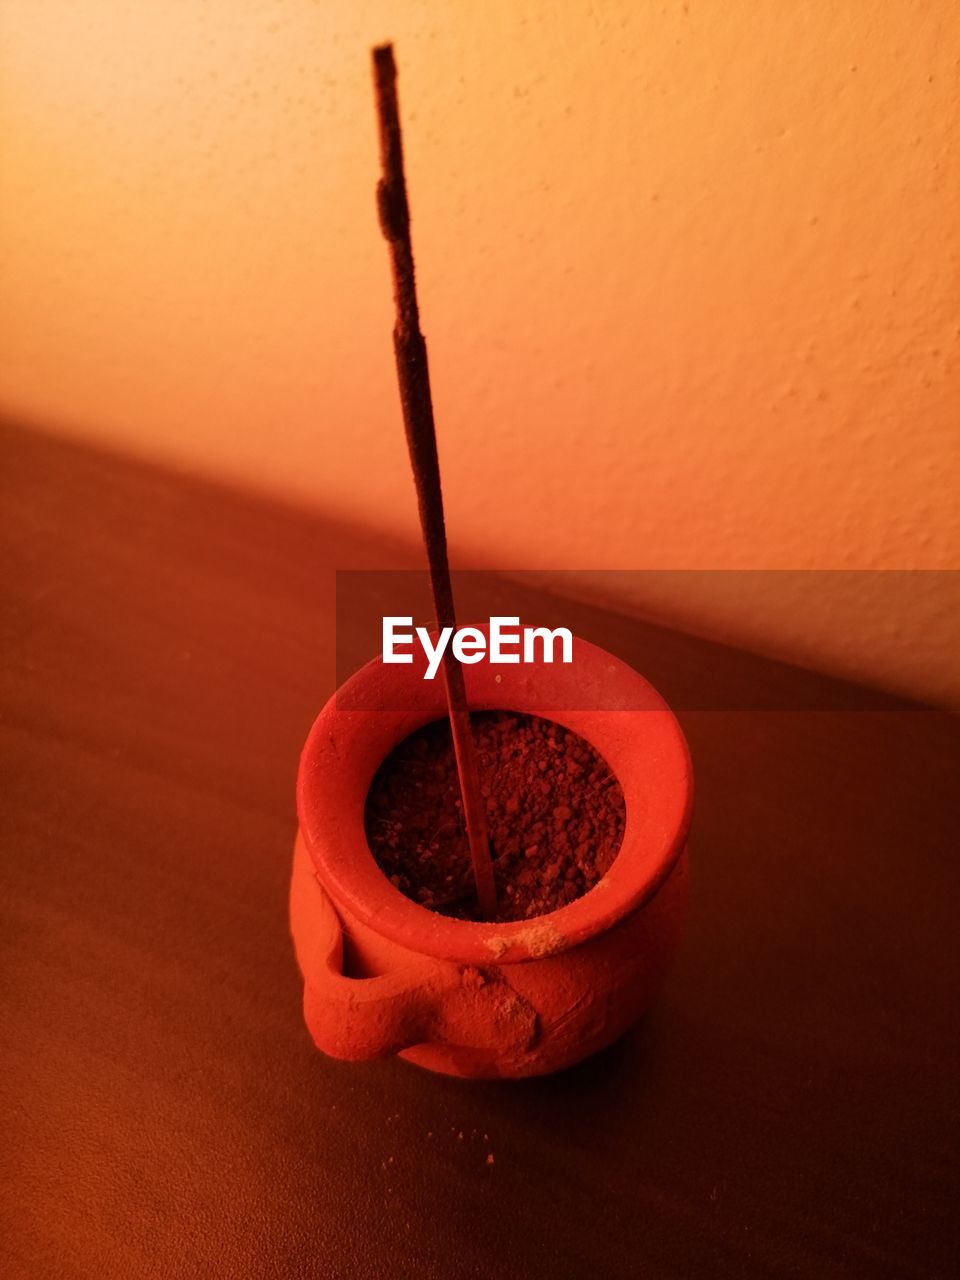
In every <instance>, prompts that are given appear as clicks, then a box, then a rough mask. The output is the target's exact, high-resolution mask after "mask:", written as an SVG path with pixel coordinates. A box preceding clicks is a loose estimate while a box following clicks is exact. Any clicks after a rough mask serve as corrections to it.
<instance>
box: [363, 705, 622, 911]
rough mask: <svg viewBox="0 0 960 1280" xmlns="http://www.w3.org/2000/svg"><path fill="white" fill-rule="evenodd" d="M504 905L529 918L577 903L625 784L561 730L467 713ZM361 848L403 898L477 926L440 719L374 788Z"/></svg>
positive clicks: (614, 829) (594, 876)
mask: <svg viewBox="0 0 960 1280" xmlns="http://www.w3.org/2000/svg"><path fill="white" fill-rule="evenodd" d="M471 722H472V724H473V731H474V739H475V742H476V751H477V767H478V770H479V774H480V784H481V792H482V795H483V799H484V802H485V804H486V809H487V822H488V824H489V830H490V851H491V854H492V856H493V859H494V863H493V865H494V874H495V878H496V885H497V898H498V903H499V908H498V911H497V915H496V917H495V919H497V920H501V921H506V920H527V919H530V918H531V917H532V916H538V915H543V914H545V913H546V912H548V911H555V910H556V909H557V908H558V907H562V906H564V905H565V904H566V903H568V902H573V901H574V899H576V898H579V897H581V896H582V895H583V894H584V893H586V892H587V891H588V890H589V889H592V888H593V886H594V885H595V884H596V883H597V881H598V880H599V879H600V877H601V876H602V875H603V874H604V873H605V872H606V871H607V870H608V869H609V867H610V865H611V863H612V862H613V860H614V858H615V857H616V855H617V851H618V849H619V848H620V842H621V840H622V839H623V829H624V819H625V810H624V803H623V792H622V791H621V789H620V784H619V783H618V782H617V780H616V778H615V777H614V776H613V774H612V773H611V772H610V769H609V767H608V766H607V764H606V762H605V761H604V760H603V758H602V757H601V756H600V755H599V754H598V753H597V752H596V751H595V750H594V748H593V747H592V746H590V744H589V743H588V742H586V741H584V739H583V738H581V737H579V736H578V735H577V734H575V733H572V732H571V731H570V730H569V729H565V728H563V726H562V725H558V724H554V723H553V722H552V721H550V720H543V719H541V718H540V717H538V716H529V715H522V714H519V713H516V712H511V711H491V712H479V713H474V714H473V715H472V716H471ZM365 825H366V834H367V841H368V843H369V845H370V849H371V851H372V853H373V856H374V857H375V858H376V860H377V863H378V864H379V866H380V867H381V869H382V870H383V872H384V874H385V875H387V876H388V877H389V878H390V880H391V881H392V882H393V883H394V884H395V885H396V887H397V888H398V889H399V890H400V891H401V893H404V894H406V896H407V897H408V898H412V899H413V900H414V901H415V902H419V903H420V904H421V905H423V906H425V907H429V908H431V909H432V910H434V911H440V912H442V913H443V914H444V915H450V916H458V917H460V918H463V919H473V920H475V919H478V915H477V907H476V894H475V890H474V887H473V876H472V873H471V868H470V850H469V845H468V843H467V836H466V831H465V829H464V824H463V814H462V805H461V800H460V789H459V785H458V782H457V767H456V762H455V760H454V755H453V746H452V743H451V740H450V726H449V722H448V721H447V720H437V721H435V722H434V723H433V724H428V725H425V726H424V727H423V728H422V729H418V730H417V732H416V733H413V734H411V735H410V737H409V738H406V739H405V740H404V741H403V742H401V743H400V744H399V746H397V747H396V748H395V749H394V750H393V751H392V752H391V753H390V755H389V756H387V758H386V760H384V762H383V764H382V765H381V766H380V768H379V769H378V770H377V773H376V775H375V777H374V779H373V782H372V783H371V785H370V791H369V793H368V795H367V804H366V812H365Z"/></svg>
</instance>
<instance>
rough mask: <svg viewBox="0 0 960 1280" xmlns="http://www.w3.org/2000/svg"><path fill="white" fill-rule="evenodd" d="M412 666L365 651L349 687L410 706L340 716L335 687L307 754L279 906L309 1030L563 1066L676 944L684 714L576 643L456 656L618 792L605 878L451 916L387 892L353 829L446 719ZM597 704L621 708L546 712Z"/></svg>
mask: <svg viewBox="0 0 960 1280" xmlns="http://www.w3.org/2000/svg"><path fill="white" fill-rule="evenodd" d="M421 675H422V671H421V669H420V668H419V667H417V666H416V665H415V666H393V665H391V666H385V665H384V664H383V663H382V662H381V660H380V659H379V658H377V659H376V660H374V661H373V662H370V663H368V664H367V666H365V667H364V668H363V669H362V670H361V671H359V672H358V673H357V674H356V675H355V676H354V677H353V678H352V680H351V681H348V682H347V684H346V685H345V686H344V689H343V692H344V693H346V694H348V695H351V694H352V695H353V696H354V699H355V700H357V701H360V702H362V703H363V704H364V705H367V706H370V705H373V703H374V702H376V701H377V699H378V698H379V697H380V695H384V697H383V703H384V704H385V705H390V706H394V707H396V706H401V705H402V706H404V707H405V708H406V709H405V710H403V711H382V710H377V711H358V710H349V711H348V710H344V709H342V706H340V707H338V705H337V700H336V698H332V699H331V700H330V701H329V702H328V703H327V705H326V707H324V709H323V711H322V712H321V714H320V716H319V717H318V719H317V721H316V723H315V724H314V726H313V728H312V730H311V731H310V735H309V737H308V739H307V742H306V746H305V747H304V750H303V755H302V758H301V763H300V773H299V778H298V788H297V807H298V813H299V819H300V833H299V835H298V838H297V844H296V850H295V854H294V866H293V881H292V886H291V898H290V912H291V927H292V932H293V938H294V945H295V948H296V953H297V959H298V962H299V965H300V969H301V972H302V973H303V978H304V1013H305V1017H306V1022H307V1026H308V1028H309V1030H310V1033H311V1035H312V1036H313V1039H314V1041H315V1042H316V1044H317V1046H318V1048H320V1049H322V1050H323V1051H324V1052H325V1053H328V1054H331V1055H332V1056H334V1057H337V1058H347V1059H355V1060H356V1059H368V1058H377V1057H382V1056H384V1055H387V1054H400V1056H401V1057H403V1058H405V1059H407V1060H408V1061H410V1062H415V1063H417V1064H418V1065H419V1066H422V1067H428V1068H429V1069H430V1070H433V1071H442V1072H446V1073H448V1074H450V1075H457V1076H471V1077H484V1076H528V1075H538V1074H542V1073H545V1072H549V1071H555V1070H557V1069H558V1068H560V1067H566V1066H569V1065H570V1064H572V1063H574V1062H577V1061H579V1060H580V1059H581V1058H584V1057H586V1056H587V1055H588V1054H591V1053H594V1052H595V1051H596V1050H598V1049H600V1048H602V1047H603V1046H605V1045H607V1044H609V1043H610V1042H611V1041H612V1040H614V1039H615V1038H616V1037H617V1036H619V1035H620V1034H621V1033H622V1032H623V1031H624V1030H625V1029H626V1028H627V1027H628V1026H630V1024H631V1023H633V1022H634V1021H635V1020H636V1019H637V1017H638V1016H639V1015H640V1014H641V1013H642V1012H643V1010H644V1009H645V1008H646V1006H647V1005H648V1004H649V1002H650V1000H651V998H652V997H653V995H654V993H655V991H656V989H657V987H658V986H659V984H660V981H661V979H662V978H663V976H664V974H665V972H666V969H667V967H668V965H669V963H670V961H671V959H672V957H673V955H674V952H675V950H676V947H677V945H678V942H679V940H680V934H681V928H682V923H683V917H684V912H685V905H686V897H687V858H686V835H687V829H688V826H689V822H690V812H691V802H692V791H693V779H692V774H691V768H690V759H689V755H688V752H687V747H686V743H685V742H684V738H683V735H682V733H681V731H680V727H679V725H678V724H677V721H676V719H675V718H674V716H673V714H672V712H671V711H670V710H669V708H668V707H667V705H666V703H665V702H664V701H663V700H662V699H661V697H660V696H659V694H657V692H656V691H655V690H654V689H653V688H652V686H651V685H649V684H648V683H647V682H646V681H645V680H644V679H643V678H642V677H641V676H639V675H638V674H637V673H636V672H635V671H633V670H632V669H631V668H630V667H628V666H626V665H625V664H624V663H622V662H620V661H618V660H617V659H616V658H614V657H612V656H611V655H610V654H608V653H605V652H604V651H603V650H602V649H598V648H596V647H595V646H594V645H591V644H588V643H586V642H585V641H582V640H575V641H574V650H573V663H572V664H571V665H562V664H554V665H546V664H540V665H521V666H502V665H497V666H491V665H490V664H489V663H488V662H486V661H484V662H482V663H480V664H478V665H476V666H468V667H465V668H464V675H465V677H466V684H467V694H468V697H469V700H470V705H471V707H473V708H474V709H475V710H496V709H507V710H513V711H524V712H529V713H530V714H533V715H542V716H544V717H545V718H547V719H551V720H554V721H557V722H558V723H560V724H562V725H565V726H566V727H567V728H569V729H572V730H573V731H574V732H575V733H578V734H580V736H581V737H583V738H586V739H587V741H588V742H590V743H592V745H593V746H594V747H595V748H596V750H597V751H599V752H600V754H601V755H602V756H603V757H604V759H605V760H606V762H607V764H608V765H609V766H610V768H611V769H612V770H613V772H614V773H615V774H616V776H617V778H618V779H619V781H620V785H621V787H622V788H623V794H624V800H625V802H626V829H625V832H624V838H623V844H622V846H621V849H620V852H619V854H618V855H617V858H616V860H615V861H614V863H613V865H612V866H611V868H610V870H609V871H608V872H607V874H606V875H605V876H604V877H603V879H602V880H601V881H600V882H599V883H598V884H597V885H596V886H595V887H594V888H593V889H592V890H591V891H590V892H589V893H587V894H585V895H584V896H583V897H582V898H578V899H577V900H576V901H575V902H572V903H570V904H568V905H567V906H564V907H562V908H561V909H560V910H558V911H553V912H551V913H549V914H547V915H543V916H538V917H536V918H535V919H533V920H526V921H517V922H513V923H509V924H475V923H472V922H469V921H463V920H454V919H451V918H449V917H446V916H442V915H439V914H438V913H436V912H433V911H429V910H427V909H426V908H424V907H421V906H419V905H417V904H416V903H414V902H412V901H410V900H409V899H408V898H406V897H405V896H404V895H403V894H402V893H400V891H399V890H398V889H396V888H394V886H393V885H392V884H391V883H390V881H389V880H388V879H387V878H386V877H385V876H384V875H383V873H382V872H381V871H380V869H379V867H378V866H377V865H376V863H375V861H374V859H373V855H372V854H371V852H370V850H369V847H368V845H367V841H366V838H365V835H364V825H363V814H364V804H365V800H366V795H367V791H368V789H369V786H370V783H371V781H372V779H373V775H374V773H375V772H376V769H377V767H378V766H379V765H380V763H381V762H382V761H383V759H384V758H385V757H386V756H387V755H388V754H389V752H390V751H391V750H392V749H393V747H394V746H396V745H397V743H399V742H400V741H402V740H403V739H404V738H405V737H407V735H408V734H410V733H412V732H413V731H414V730H415V729H418V728H419V727H420V726H421V725H424V724H426V723H428V722H429V721H431V720H436V719H438V718H440V717H442V716H443V715H444V714H445V704H444V691H443V684H442V681H441V680H440V679H437V680H434V681H424V680H423V679H422V678H421ZM358 694H359V695H360V697H359V698H357V697H356V695H358ZM591 703H593V704H594V705H597V706H605V707H611V706H621V707H622V708H624V709H622V710H603V711H557V710H555V709H554V708H555V707H558V706H570V705H578V706H587V705H590V704H591Z"/></svg>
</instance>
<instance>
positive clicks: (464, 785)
mask: <svg viewBox="0 0 960 1280" xmlns="http://www.w3.org/2000/svg"><path fill="white" fill-rule="evenodd" d="M373 82H374V89H375V92H376V99H377V117H378V120H379V124H380V162H381V166H382V169H383V177H382V178H381V179H380V181H379V183H378V184H377V205H378V208H379V212H380V226H381V229H382V230H383V234H384V236H385V237H386V240H387V242H388V244H389V245H390V261H391V265H392V268H393V296H394V302H395V304H396V323H395V324H394V329H393V347H394V353H395V355H396V360H397V380H398V382H399V384H400V403H401V406H402V408H403V425H404V428H405V430H406V434H407V448H408V449H409V451H410V462H411V464H412V466H413V478H414V482H415V484H416V487H417V507H418V508H419V511H420V528H421V530H422V532H423V541H424V544H425V546H426V551H427V562H428V564H429V566H430V585H431V588H432V590H433V604H434V608H435V610H436V613H437V625H438V626H439V627H440V628H441V629H442V628H443V627H454V628H455V627H456V625H457V623H456V617H455V615H454V608H453V588H452V586H451V583H450V566H449V563H448V561H447V534H446V527H445V525H444V520H443V495H442V492H441V488H440V463H439V460H438V458H437V435H436V430H435V427H434V421H433V401H432V399H431V396H430V373H429V370H428V368H427V344H426V342H425V341H424V338H423V334H422V333H421V332H420V313H419V310H418V307H417V288H416V281H415V279H414V271H413V247H412V245H411V243H410V209H409V206H408V204H407V186H406V180H405V178H404V174H403V142H402V138H401V133H400V112H399V109H398V106H397V68H396V64H395V63H394V60H393V46H392V45H389V44H385V45H380V46H379V47H378V48H376V49H374V50H373ZM443 677H444V682H445V686H446V691H447V710H448V712H449V715H450V728H451V731H452V733H453V750H454V755H455V756H456V760H457V773H458V775H459V778H460V795H461V797H462V799H463V815H464V819H465V821H466V826H467V839H468V840H469V842H470V858H471V861H472V863H473V877H474V880H475V881H476V885H477V899H478V901H479V903H480V910H481V912H482V913H483V915H484V916H486V917H487V918H488V919H490V918H492V917H493V916H494V915H495V914H496V910H497V891H496V887H495V885H494V880H493V864H492V863H491V861H490V844H489V840H488V837H487V819H486V813H485V811H484V807H483V799H482V797H481V795H480V781H479V778H478V777H477V762H476V758H475V753H474V745H473V733H472V731H471V728H470V711H469V709H468V707H467V697H466V690H465V689H464V683H463V668H462V667H461V666H460V663H459V662H458V661H457V660H456V658H455V657H454V655H453V651H452V646H448V647H447V650H446V652H445V654H444V660H443Z"/></svg>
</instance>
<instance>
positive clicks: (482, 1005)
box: [291, 849, 537, 1061]
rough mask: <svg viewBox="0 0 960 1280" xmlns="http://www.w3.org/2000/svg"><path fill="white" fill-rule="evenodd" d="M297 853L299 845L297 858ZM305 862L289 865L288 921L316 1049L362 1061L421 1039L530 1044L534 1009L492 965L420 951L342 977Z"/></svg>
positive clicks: (330, 918) (320, 892)
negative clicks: (399, 962) (365, 973)
mask: <svg viewBox="0 0 960 1280" xmlns="http://www.w3.org/2000/svg"><path fill="white" fill-rule="evenodd" d="M304 853H305V851H304V850H301V849H298V862H299V861H300V857H301V856H303V854H304ZM305 862H306V866H303V865H302V863H301V865H299V866H296V865H295V867H294V893H293V897H292V903H291V925H292V929H293V935H294V943H295V946H296V949H297V957H298V960H299V962H300V968H301V970H302V972H303V974H304V995H303V1012H304V1018H305V1020H306V1023H307V1027H308V1028H309V1031H310V1034H311V1036H312V1037H313V1040H314V1043H315V1044H316V1046H317V1048H318V1049H320V1050H321V1051H322V1052H323V1053H326V1054H329V1055H330V1056H331V1057H333V1058H344V1059H348V1060H350V1061H361V1060H367V1059H370V1058H383V1057H387V1056H388V1055H391V1054H395V1053H399V1052H400V1050H402V1049H409V1048H411V1047H412V1046H413V1045H417V1044H427V1043H434V1044H437V1043H441V1044H449V1045H453V1046H457V1047H461V1048H465V1049H474V1050H477V1049H479V1050H483V1049H488V1050H491V1051H493V1050H496V1051H497V1052H498V1054H499V1053H503V1052H508V1053H510V1052H513V1053H522V1052H523V1051H524V1050H525V1049H527V1048H529V1047H530V1045H532V1043H533V1042H534V1040H535V1039H536V1036H537V1015H536V1010H535V1009H534V1008H533V1006H532V1005H531V1004H529V1002H528V1001H526V1000H525V999H524V998H523V997H522V996H520V995H518V994H517V992H516V991H514V989H513V988H512V987H511V986H510V984H509V983H508V982H507V981H506V979H505V978H504V977H503V975H502V973H501V972H500V971H499V970H498V969H495V968H493V969H477V968H474V967H472V966H469V965H457V964H452V963H448V962H446V961H443V960H434V959H428V958H424V959H423V960H414V961H412V962H411V963H410V964H409V965H405V966H404V967H403V968H400V969H396V970H394V971H393V972H391V973H385V974H381V975H379V976H377V977H373V978H348V977H346V976H345V975H344V973H343V937H342V932H341V926H340V919H339V917H338V915H337V913H336V911H335V910H334V907H333V904H332V903H331V901H330V899H329V897H328V896H327V893H326V891H325V889H324V888H323V886H322V885H321V884H320V882H319V880H318V879H317V878H316V875H315V873H314V871H313V867H312V864H311V863H310V861H309V858H308V857H307V858H305ZM306 874H309V876H310V880H311V881H312V883H311V884H301V885H300V886H299V887H300V902H299V904H298V894H297V885H296V879H297V876H298V875H301V876H303V875H306ZM307 894H309V898H308V902H309V910H308V911H307V910H304V909H303V906H304V904H303V898H304V897H305V896H306V895H307Z"/></svg>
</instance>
